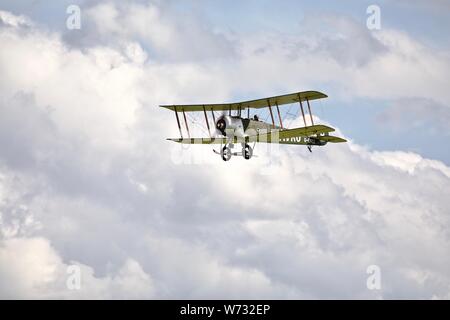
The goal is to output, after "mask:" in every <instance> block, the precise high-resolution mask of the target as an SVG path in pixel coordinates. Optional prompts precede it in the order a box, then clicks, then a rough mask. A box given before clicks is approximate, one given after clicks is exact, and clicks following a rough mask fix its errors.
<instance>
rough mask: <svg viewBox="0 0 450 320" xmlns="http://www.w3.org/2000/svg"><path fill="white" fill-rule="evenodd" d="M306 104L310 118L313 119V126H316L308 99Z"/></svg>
mask: <svg viewBox="0 0 450 320" xmlns="http://www.w3.org/2000/svg"><path fill="white" fill-rule="evenodd" d="M306 102H307V103H308V110H309V116H310V117H311V124H312V125H314V120H313V116H312V112H311V106H310V104H309V99H308V98H306Z"/></svg>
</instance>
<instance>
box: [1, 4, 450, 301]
mask: <svg viewBox="0 0 450 320" xmlns="http://www.w3.org/2000/svg"><path fill="white" fill-rule="evenodd" d="M105 6H106V7H102V6H101V7H93V8H92V9H91V11H90V13H89V14H90V17H91V19H100V18H101V21H104V22H106V23H105V25H103V27H104V28H106V31H102V30H101V29H99V30H97V31H98V32H99V33H100V34H102V32H103V34H104V32H112V33H113V34H114V33H118V34H119V36H118V38H115V37H112V38H110V39H109V40H108V41H110V42H111V43H112V44H111V45H108V43H104V44H102V45H91V46H87V47H83V48H75V47H70V46H68V45H67V43H66V42H65V40H62V39H61V38H60V35H58V34H49V33H47V32H43V31H40V30H38V29H32V30H31V29H26V30H24V29H22V28H21V27H20V26H16V27H13V28H10V27H7V28H1V29H0V41H1V42H2V48H3V49H4V50H2V51H1V52H0V70H1V72H2V75H3V76H2V78H1V79H0V112H1V114H2V117H1V118H0V141H1V144H2V148H1V149H0V164H1V166H0V168H1V169H0V223H1V224H0V227H1V228H0V231H1V233H0V284H1V285H0V295H1V296H2V297H6V298H31V297H38V298H58V297H61V298H74V297H75V298H174V297H176V298H330V297H331V298H352V297H356V298H378V297H383V298H432V297H434V298H439V297H440V298H445V297H448V295H449V292H450V274H449V271H448V265H449V263H450V261H449V258H448V255H447V253H448V252H449V249H450V235H449V232H448V227H449V225H450V221H449V218H448V214H447V211H448V210H447V208H448V205H449V203H448V201H449V200H448V197H447V194H446V190H447V189H448V187H449V184H450V174H449V171H450V168H448V167H447V166H446V165H445V164H443V163H441V162H439V161H436V160H430V159H424V158H423V157H422V156H420V155H417V154H413V153H405V152H400V151H395V152H374V151H370V150H367V149H366V148H364V147H361V146H358V145H356V144H353V143H349V144H347V145H339V146H327V147H326V148H323V149H319V148H317V149H316V152H315V153H313V154H312V155H310V154H307V152H306V151H305V150H303V149H299V148H294V147H288V146H286V147H284V148H280V150H279V154H277V156H276V157H274V156H272V157H271V158H269V157H265V155H266V151H264V150H263V148H262V147H260V146H258V148H257V150H256V151H257V153H258V154H259V155H260V158H256V159H254V161H252V162H245V161H243V160H241V161H240V159H233V161H232V162H231V163H227V164H224V163H222V162H220V161H219V159H218V158H217V157H216V156H214V155H213V154H212V152H211V151H210V150H208V154H209V155H205V157H208V158H206V159H207V160H209V158H212V157H214V160H215V161H214V162H210V163H209V164H207V165H176V164H174V163H173V162H172V161H171V160H172V159H171V157H172V156H173V153H172V150H173V149H172V148H176V147H177V146H173V145H171V144H169V143H167V142H166V141H164V138H166V137H167V136H169V135H170V134H176V133H177V129H176V126H175V122H174V118H173V115H172V114H170V113H168V112H164V111H163V110H159V109H158V108H157V107H156V106H157V105H158V104H160V103H171V102H174V101H189V102H191V100H195V99H200V98H199V97H201V99H207V100H211V101H213V100H224V99H228V98H230V92H238V91H239V90H243V91H249V92H251V91H255V92H258V93H263V92H264V91H265V90H268V88H271V89H270V90H273V88H277V87H281V84H280V83H279V80H278V79H279V78H275V79H274V78H271V77H269V75H276V74H278V73H279V70H285V71H286V72H285V73H284V74H283V76H284V78H286V83H283V85H282V86H283V88H284V87H288V88H289V87H292V88H295V90H296V89H298V86H299V85H300V86H302V85H303V86H305V87H307V86H309V85H313V84H314V83H317V82H321V81H325V78H326V77H327V76H328V78H330V79H331V81H333V82H335V85H336V86H341V87H342V88H346V89H344V92H345V90H348V88H350V87H352V85H354V86H355V88H356V90H355V91H356V93H352V94H361V95H369V96H377V95H378V94H379V93H380V92H379V91H378V90H382V89H377V88H379V87H378V86H372V85H370V84H368V82H366V83H364V82H362V84H360V82H359V81H357V80H359V76H358V75H359V74H362V73H363V72H364V70H365V71H370V70H374V69H375V67H374V63H375V61H378V62H380V61H381V65H384V63H386V66H387V65H391V67H395V68H399V69H398V70H400V72H402V71H401V70H404V69H403V68H407V66H408V65H409V63H410V62H408V61H407V62H406V64H404V62H403V61H400V59H397V58H398V57H399V56H401V55H402V54H404V53H405V52H409V53H410V54H411V55H413V56H415V55H416V52H419V53H420V52H421V50H416V45H417V44H415V43H413V44H408V43H406V44H405V43H404V38H403V35H398V34H396V33H390V32H387V33H386V35H387V38H388V40H386V39H384V38H383V37H382V36H380V39H381V40H380V39H373V38H370V40H369V41H368V42H367V45H364V46H363V48H359V49H358V50H361V51H358V52H354V54H355V55H354V57H355V58H354V59H356V60H357V63H351V61H342V60H341V58H342V55H341V53H342V50H337V54H336V55H333V54H330V52H333V48H327V49H323V48H322V47H321V46H320V45H318V46H317V47H314V46H313V47H310V48H306V49H305V48H304V49H303V51H301V53H302V54H304V56H302V57H301V58H300V57H298V58H294V59H293V58H292V57H293V56H292V52H293V50H292V48H293V47H295V48H298V46H299V44H298V43H297V42H295V43H291V42H289V41H288V40H289V39H283V41H286V42H285V43H284V45H280V46H269V45H268V42H270V41H268V42H260V41H256V40H255V41H254V42H251V41H248V42H246V43H243V44H241V46H238V47H237V48H238V49H239V50H237V51H239V52H240V53H239V54H240V56H239V58H236V59H238V60H237V61H235V62H233V63H230V62H223V61H222V60H220V59H219V60H220V62H217V61H215V62H214V63H212V62H211V61H209V62H206V63H203V62H198V61H197V62H195V60H192V59H188V61H186V60H183V59H181V61H178V62H173V61H172V62H169V63H166V62H161V61H159V60H157V59H154V58H153V57H152V54H151V52H149V51H147V50H148V49H147V45H148V44H149V43H154V44H155V45H156V46H161V47H162V48H165V47H164V46H165V45H166V44H164V43H162V44H161V42H160V40H158V39H153V38H150V39H147V40H145V41H142V42H141V41H139V40H138V39H137V38H136V39H134V38H133V37H134V35H136V34H139V32H138V31H139V30H141V29H142V28H144V27H142V26H141V25H140V23H141V22H142V21H141V22H140V21H135V22H134V23H135V24H136V25H135V26H134V27H133V28H130V29H127V30H115V28H116V27H117V23H118V22H117V21H116V19H119V21H126V20H127V19H128V18H129V16H127V14H128V13H127V12H129V11H130V10H136V8H134V7H133V6H131V7H127V6H124V7H122V6H115V5H112V4H111V3H109V4H107V5H105ZM134 6H135V5H134ZM133 8H134V9H133ZM152 8H153V7H152V6H150V7H147V9H146V10H144V11H142V14H144V13H145V17H146V18H147V17H151V16H152V15H155V17H156V18H158V17H159V16H158V14H160V13H158V9H157V7H154V8H153V9H152ZM152 10H153V11H152ZM139 12H140V11H139ZM116 17H120V18H116ZM155 17H154V18H155ZM156 18H155V19H156ZM158 19H159V18H158ZM95 21H97V20H94V22H95ZM98 21H100V20H98ZM165 21H166V20H165ZM164 23H169V24H170V19H169V22H164ZM164 23H162V24H163V26H164ZM94 24H95V23H94ZM343 24H344V26H346V27H345V28H355V26H354V24H352V23H348V24H347V23H344V22H343ZM144 25H145V24H144ZM339 25H340V24H339ZM161 27H162V26H161ZM98 28H100V27H98ZM167 28H169V30H171V29H170V28H171V26H170V25H169V26H167ZM345 28H344V29H345ZM182 31H183V30H180V29H177V30H176V31H170V32H173V34H174V38H175V40H173V39H172V38H171V37H170V36H168V37H169V40H170V41H172V42H173V41H175V42H176V41H177V39H178V37H182V36H183V35H185V34H184V33H183V32H182ZM124 32H125V33H124ZM128 32H131V33H132V35H133V36H131V35H130V33H128ZM170 32H169V34H170ZM361 32H362V31H355V32H354V33H351V34H353V35H355V34H356V35H357V38H361V37H364V36H363V35H362V34H363V33H361ZM188 34H189V32H188ZM155 36H157V35H155ZM396 36H398V39H397V40H398V41H393V38H395V37H396ZM200 37H201V36H200ZM208 37H211V38H212V39H215V35H214V34H212V35H211V34H210V35H209V36H208ZM208 37H207V38H208ZM391 37H392V38H391ZM129 38H133V39H132V40H129ZM344 38H345V37H344ZM64 39H66V38H64ZM117 39H119V40H117ZM208 39H209V38H208ZM208 39H207V41H212V40H210V39H209V40H208ZM269 40H270V39H269ZM385 40H386V41H385ZM391 40H392V41H393V43H394V44H392V45H391V44H390V43H391V42H392V41H391ZM116 41H117V42H119V45H117V43H116ZM161 41H162V40H161ZM341 41H343V42H341ZM346 41H351V40H348V39H347V40H346V39H343V40H342V39H340V40H339V41H337V42H338V44H339V45H338V47H339V48H342V46H344V45H345V43H346ZM374 41H381V42H382V46H387V47H388V49H387V52H388V53H386V52H385V51H384V50H381V51H379V52H378V53H377V54H375V55H374V56H372V57H371V58H370V59H368V60H367V61H366V60H364V61H362V60H361V61H359V60H358V59H359V58H360V57H361V56H362V53H361V52H362V51H365V50H366V49H367V48H369V49H370V47H371V46H372V44H373V43H374ZM213 42H214V41H213ZM255 43H257V44H258V45H255ZM410 45H411V46H412V48H413V49H410V48H409V46H410ZM208 46H212V47H214V44H211V43H210V44H208ZM375 46H377V45H375ZM396 46H400V49H399V51H394V52H393V51H392V50H394V49H395V48H396ZM219 47H220V46H219ZM219 47H216V48H215V49H217V48H219ZM300 47H301V46H300ZM366 47H367V48H366ZM35 48H39V50H35ZM339 48H338V49H339ZM215 49H214V50H215ZM259 49H261V50H259ZM369 49H367V50H369ZM427 54H431V53H430V52H427ZM392 56H394V57H395V58H394V59H393V60H390V59H391V58H390V57H392ZM425 57H426V58H427V59H432V58H434V56H427V55H425ZM324 58H325V59H324ZM383 59H387V60H386V61H384V60H383ZM267 61H270V62H271V63H270V65H269V64H268V63H267ZM358 61H359V62H358ZM389 61H390V62H389ZM427 61H428V60H427ZM444 62H445V60H439V61H438V62H435V63H437V64H440V63H442V64H444ZM411 63H412V62H411ZM423 63H424V64H428V63H429V62H423ZM230 64H231V65H230ZM288 66H290V67H288ZM261 70H265V72H267V75H268V76H265V77H262V76H258V77H255V75H259V74H261ZM299 70H302V71H308V72H305V74H308V76H309V75H310V76H311V79H306V77H305V78H304V79H301V80H300V81H299V80H298V74H299V73H298V72H299ZM313 70H315V71H317V72H312V71H313ZM380 70H384V69H383V68H381V69H380ZM431 70H432V71H431V73H430V75H429V76H430V78H429V79H428V80H429V85H430V86H433V85H434V84H436V83H439V81H441V80H442V79H443V76H442V75H441V74H440V73H438V68H437V67H436V69H431ZM411 72H413V74H410V76H411V78H412V79H417V78H414V77H416V76H417V75H416V74H415V73H414V71H411ZM434 72H436V73H434ZM264 75H266V73H264ZM330 75H331V76H330ZM346 76H348V77H346ZM435 76H437V78H436V77H435ZM341 78H343V79H345V81H343V80H342V79H341ZM380 78H381V76H380ZM347 80H348V83H347ZM385 82H386V83H387V84H386V86H388V85H389V79H385ZM242 83H245V88H242V86H241V84H242ZM412 83H413V85H412V86H411V87H410V86H409V85H407V84H398V83H397V82H396V81H395V80H394V81H393V82H391V83H390V86H391V87H392V88H390V90H391V91H390V92H391V93H392V96H402V95H408V94H409V93H410V91H411V90H413V89H414V88H415V87H414V86H415V84H414V83H415V82H414V81H413V80H412ZM381 85H383V86H384V85H385V84H384V82H383V84H380V86H381ZM205 88H207V89H205ZM395 88H397V90H395ZM434 90H436V91H435V93H436V95H437V96H439V97H440V98H439V99H444V98H445V97H446V95H447V93H446V92H444V91H443V90H442V88H440V87H439V86H437V88H436V89H434ZM352 92H353V91H352ZM192 102H194V101H192ZM297 121H299V119H298V120H297ZM169 126H170V127H169ZM200 148H201V147H199V148H195V149H194V148H192V149H190V150H187V151H186V152H185V154H188V155H189V154H193V153H199V152H202V151H201V150H204V149H200ZM268 159H271V160H272V162H271V163H268V162H267V160H268ZM30 261H32V262H33V264H34V265H36V270H34V271H33V270H29V269H28V265H29V264H30ZM71 261H76V264H78V265H80V266H81V268H82V274H83V277H84V278H85V281H83V286H82V290H80V291H75V292H72V291H70V290H67V287H66V286H65V282H66V279H67V273H66V269H67V266H68V265H69V264H71V263H72V262H71ZM372 264H377V265H379V266H380V267H381V269H382V272H383V273H382V274H383V280H382V285H383V290H382V291H380V292H370V291H369V290H367V288H366V277H367V274H366V268H367V266H369V265H372ZM4 284H8V285H4Z"/></svg>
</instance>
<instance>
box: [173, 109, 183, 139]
mask: <svg viewBox="0 0 450 320" xmlns="http://www.w3.org/2000/svg"><path fill="white" fill-rule="evenodd" d="M175 116H176V117H177V124H178V130H180V136H181V139H183V131H181V124H180V118H178V111H177V108H176V107H175Z"/></svg>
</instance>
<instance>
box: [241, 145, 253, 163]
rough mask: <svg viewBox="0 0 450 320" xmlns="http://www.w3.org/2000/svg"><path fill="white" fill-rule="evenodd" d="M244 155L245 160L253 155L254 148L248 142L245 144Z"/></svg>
mask: <svg viewBox="0 0 450 320" xmlns="http://www.w3.org/2000/svg"><path fill="white" fill-rule="evenodd" d="M242 156H243V157H244V159H245V160H250V159H251V158H252V156H253V149H252V147H250V146H249V145H248V144H245V145H244V147H243V148H242Z"/></svg>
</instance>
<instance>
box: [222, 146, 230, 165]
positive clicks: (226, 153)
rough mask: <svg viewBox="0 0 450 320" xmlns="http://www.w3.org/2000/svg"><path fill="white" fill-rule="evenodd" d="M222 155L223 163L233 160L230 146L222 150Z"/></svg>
mask: <svg viewBox="0 0 450 320" xmlns="http://www.w3.org/2000/svg"><path fill="white" fill-rule="evenodd" d="M220 155H221V156H222V160H223V161H230V159H231V155H232V153H231V149H230V147H228V146H225V147H223V148H222V151H221V152H220Z"/></svg>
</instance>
